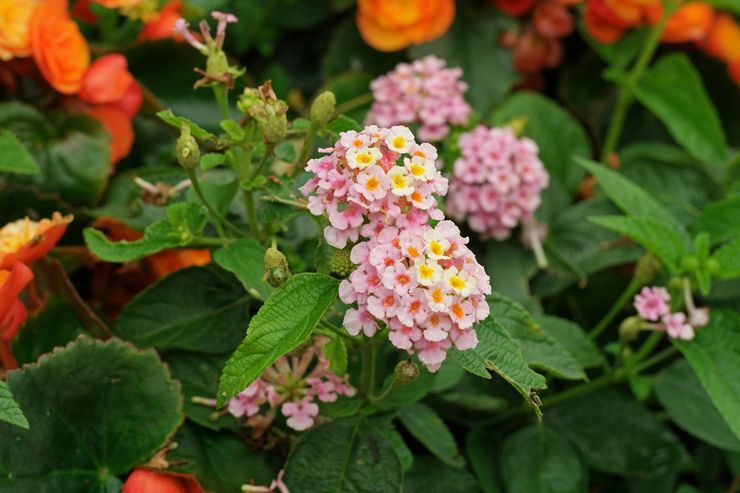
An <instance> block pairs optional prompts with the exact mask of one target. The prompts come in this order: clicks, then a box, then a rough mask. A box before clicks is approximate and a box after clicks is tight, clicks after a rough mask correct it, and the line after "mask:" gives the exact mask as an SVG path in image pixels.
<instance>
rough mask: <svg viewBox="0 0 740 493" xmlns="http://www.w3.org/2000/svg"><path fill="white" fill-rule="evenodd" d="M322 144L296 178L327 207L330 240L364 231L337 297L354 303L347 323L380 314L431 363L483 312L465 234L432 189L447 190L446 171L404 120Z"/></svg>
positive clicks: (341, 242) (462, 345)
mask: <svg viewBox="0 0 740 493" xmlns="http://www.w3.org/2000/svg"><path fill="white" fill-rule="evenodd" d="M327 152H331V154H330V155H329V156H325V157H323V158H320V159H313V160H311V161H309V163H308V165H307V166H306V170H307V171H309V172H311V173H313V174H314V175H315V176H314V177H312V178H311V179H310V180H309V181H308V182H307V183H306V185H305V186H304V187H303V188H302V191H303V193H304V194H306V195H310V194H311V193H312V192H314V191H315V192H316V195H310V196H309V202H308V207H309V210H310V211H311V212H312V213H313V214H315V215H321V214H323V213H324V212H326V213H327V214H328V216H329V221H330V223H331V226H328V227H327V228H326V229H325V230H324V237H325V238H326V240H327V242H328V243H329V244H331V245H333V246H335V247H337V248H344V247H345V245H346V244H347V242H348V241H350V242H356V241H358V239H359V237H360V236H361V237H362V238H365V239H367V241H361V242H359V243H357V244H356V245H354V247H353V248H352V250H351V253H350V260H351V261H352V263H353V264H356V265H357V268H356V269H355V270H354V271H353V272H352V273H351V274H350V276H349V279H346V280H344V281H342V283H341V284H340V288H339V296H340V298H341V299H342V301H343V302H344V303H348V304H353V303H356V306H354V307H352V308H350V309H348V310H347V312H346V313H345V317H344V326H345V328H346V329H347V331H348V332H349V333H350V334H351V335H358V334H360V332H362V333H363V334H364V335H366V336H372V335H374V334H375V333H376V332H377V330H378V328H379V325H378V323H379V322H380V323H382V324H384V325H385V326H387V327H388V329H389V330H390V333H389V339H390V340H391V342H392V343H393V344H394V345H395V346H396V347H398V348H399V349H403V350H405V351H408V352H409V353H410V354H414V353H418V355H419V359H420V360H421V362H422V363H423V364H424V365H425V366H426V367H427V369H429V370H430V371H436V370H437V369H438V368H439V366H440V365H441V364H442V361H444V359H445V356H446V353H447V350H448V349H449V348H450V347H451V346H453V345H454V346H455V347H457V348H458V349H461V350H464V349H470V348H474V347H475V346H476V345H477V343H478V339H477V337H476V334H475V331H474V330H473V328H472V327H473V325H474V324H475V323H476V322H478V321H480V320H482V319H484V318H486V317H487V316H488V304H487V303H486V300H485V295H487V294H489V293H490V292H491V285H490V280H489V278H488V276H487V275H486V273H485V271H484V270H483V267H482V266H481V265H480V264H478V262H477V261H476V260H475V256H474V255H473V253H472V252H471V251H470V250H469V249H468V248H467V246H466V244H467V242H468V239H467V238H464V237H462V236H461V235H460V230H459V229H458V228H457V226H455V224H454V223H452V222H451V221H446V220H444V215H443V214H442V212H441V211H440V210H439V209H438V208H437V205H436V204H437V203H436V199H435V197H434V194H435V193H438V194H441V195H442V194H444V193H446V191H447V180H446V179H445V178H444V177H443V176H442V175H441V174H440V173H439V171H438V170H437V169H436V167H435V165H434V162H435V159H436V156H437V151H436V149H435V148H434V147H433V146H432V145H430V144H427V143H423V144H417V143H416V142H415V140H414V136H413V134H411V132H410V131H409V129H408V128H406V127H401V126H396V127H392V128H390V129H388V128H378V127H376V126H370V127H367V128H366V129H365V130H363V131H362V132H359V133H358V132H353V131H352V132H344V133H342V134H341V135H340V139H339V141H338V142H337V143H336V144H335V146H334V147H333V148H332V149H329V150H328V151H327ZM430 219H433V220H437V221H440V222H439V223H438V224H437V225H436V226H434V227H432V226H430V225H429V221H430Z"/></svg>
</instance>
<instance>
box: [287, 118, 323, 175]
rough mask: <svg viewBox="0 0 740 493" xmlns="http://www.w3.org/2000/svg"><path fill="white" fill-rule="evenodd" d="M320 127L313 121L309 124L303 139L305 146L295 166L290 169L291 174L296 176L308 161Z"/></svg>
mask: <svg viewBox="0 0 740 493" xmlns="http://www.w3.org/2000/svg"><path fill="white" fill-rule="evenodd" d="M318 130H319V129H318V128H316V125H315V124H314V123H313V122H311V124H310V125H309V126H308V131H307V132H306V138H305V139H303V147H301V154H300V155H299V156H298V159H297V160H296V162H295V163H294V164H293V168H292V169H291V170H290V176H291V177H293V178H295V176H296V175H297V174H298V173H299V171H300V170H302V169H303V168H304V167H305V165H306V162H307V161H308V157H309V155H310V154H311V149H312V148H313V139H314V138H315V137H316V132H317V131H318Z"/></svg>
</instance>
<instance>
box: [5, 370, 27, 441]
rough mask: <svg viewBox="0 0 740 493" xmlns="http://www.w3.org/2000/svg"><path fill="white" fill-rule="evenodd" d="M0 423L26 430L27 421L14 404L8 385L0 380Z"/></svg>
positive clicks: (18, 407) (15, 403) (21, 411)
mask: <svg viewBox="0 0 740 493" xmlns="http://www.w3.org/2000/svg"><path fill="white" fill-rule="evenodd" d="M0 421H2V422H5V423H10V424H11V425H13V426H18V427H20V428H25V429H26V430H27V429H28V420H27V419H26V417H25V416H24V415H23V410H21V408H20V406H19V405H18V403H17V402H15V399H14V398H13V394H12V393H11V392H10V389H9V388H8V384H7V383H5V382H4V381H3V380H0Z"/></svg>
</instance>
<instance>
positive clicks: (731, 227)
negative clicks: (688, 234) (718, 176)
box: [691, 195, 740, 243]
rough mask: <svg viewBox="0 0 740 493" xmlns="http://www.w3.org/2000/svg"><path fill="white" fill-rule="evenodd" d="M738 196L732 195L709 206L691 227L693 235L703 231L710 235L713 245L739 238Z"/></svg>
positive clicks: (739, 202) (739, 201)
mask: <svg viewBox="0 0 740 493" xmlns="http://www.w3.org/2000/svg"><path fill="white" fill-rule="evenodd" d="M738 217H740V195H733V196H731V197H727V198H725V199H722V200H720V201H717V202H713V203H711V204H709V205H708V206H707V207H706V208H704V210H703V211H701V214H700V215H699V217H698V218H697V219H696V222H695V223H694V224H693V226H692V228H691V229H692V230H693V231H694V232H695V233H698V232H701V231H704V232H707V233H709V234H710V235H711V237H712V242H713V243H719V242H722V241H727V240H731V239H734V238H735V237H737V236H740V221H738V220H737V218H738Z"/></svg>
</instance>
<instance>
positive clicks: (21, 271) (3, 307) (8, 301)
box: [0, 262, 33, 341]
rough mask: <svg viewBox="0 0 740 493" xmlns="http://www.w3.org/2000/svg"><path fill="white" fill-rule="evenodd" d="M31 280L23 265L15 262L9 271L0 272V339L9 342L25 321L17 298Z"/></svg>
mask: <svg viewBox="0 0 740 493" xmlns="http://www.w3.org/2000/svg"><path fill="white" fill-rule="evenodd" d="M31 279H33V272H31V269H29V268H28V267H27V266H26V265H25V264H22V263H21V262H16V263H14V264H13V267H12V268H11V269H10V270H0V338H2V339H4V340H6V341H9V340H10V339H12V338H13V337H15V334H16V333H17V332H18V328H19V327H20V326H21V325H22V324H23V322H25V321H26V317H27V315H28V312H27V311H26V307H25V306H24V305H23V303H22V302H21V300H19V299H18V296H19V295H20V294H21V291H23V289H24V288H25V287H26V285H27V284H28V283H29V282H31Z"/></svg>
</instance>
